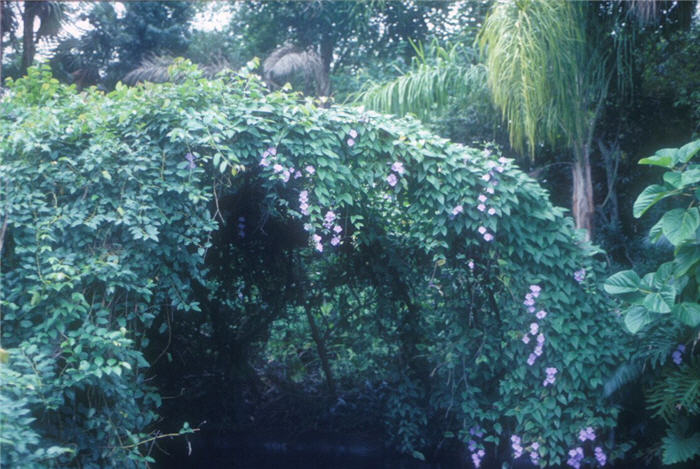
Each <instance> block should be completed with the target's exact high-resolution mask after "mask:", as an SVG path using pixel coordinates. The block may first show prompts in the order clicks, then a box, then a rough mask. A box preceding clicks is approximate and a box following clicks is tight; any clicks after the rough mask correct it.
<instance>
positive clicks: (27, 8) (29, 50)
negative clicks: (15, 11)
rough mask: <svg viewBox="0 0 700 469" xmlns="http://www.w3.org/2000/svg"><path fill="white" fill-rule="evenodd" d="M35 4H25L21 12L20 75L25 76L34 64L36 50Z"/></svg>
mask: <svg viewBox="0 0 700 469" xmlns="http://www.w3.org/2000/svg"><path fill="white" fill-rule="evenodd" d="M35 3H36V2H25V3H24V11H23V12H22V27H23V28H24V29H23V31H22V69H21V70H20V72H21V75H26V74H27V69H28V68H29V67H31V65H32V62H34V54H35V53H36V48H35V44H34V19H35V18H36V13H35V7H36V5H35Z"/></svg>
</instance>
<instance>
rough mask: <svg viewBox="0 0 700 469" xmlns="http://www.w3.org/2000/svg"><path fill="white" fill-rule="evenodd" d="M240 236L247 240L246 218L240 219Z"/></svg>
mask: <svg viewBox="0 0 700 469" xmlns="http://www.w3.org/2000/svg"><path fill="white" fill-rule="evenodd" d="M238 236H240V237H241V238H245V217H238Z"/></svg>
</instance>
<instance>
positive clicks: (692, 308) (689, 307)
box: [673, 301, 700, 327]
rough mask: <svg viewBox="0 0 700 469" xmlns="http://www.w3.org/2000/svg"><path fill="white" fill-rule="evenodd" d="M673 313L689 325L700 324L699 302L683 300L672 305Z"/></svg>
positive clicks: (695, 325)
mask: <svg viewBox="0 0 700 469" xmlns="http://www.w3.org/2000/svg"><path fill="white" fill-rule="evenodd" d="M673 314H674V315H676V316H677V317H678V319H679V320H680V321H681V322H682V323H683V324H685V325H686V326H690V327H697V326H700V304H698V303H690V302H687V301H684V302H683V303H679V304H677V305H675V306H674V307H673Z"/></svg>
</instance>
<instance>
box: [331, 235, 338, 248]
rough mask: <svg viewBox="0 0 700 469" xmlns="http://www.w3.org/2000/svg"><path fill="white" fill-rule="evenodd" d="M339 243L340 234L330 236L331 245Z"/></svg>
mask: <svg viewBox="0 0 700 469" xmlns="http://www.w3.org/2000/svg"><path fill="white" fill-rule="evenodd" d="M339 244H340V236H333V237H332V238H331V245H332V246H337V245H339Z"/></svg>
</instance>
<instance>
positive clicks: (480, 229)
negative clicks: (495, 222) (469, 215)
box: [476, 226, 486, 234]
mask: <svg viewBox="0 0 700 469" xmlns="http://www.w3.org/2000/svg"><path fill="white" fill-rule="evenodd" d="M476 231H478V232H479V233H480V234H484V233H486V227H483V226H480V227H479V228H477V230H476Z"/></svg>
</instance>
